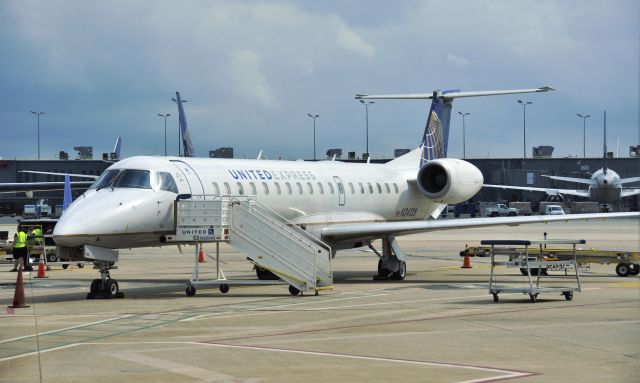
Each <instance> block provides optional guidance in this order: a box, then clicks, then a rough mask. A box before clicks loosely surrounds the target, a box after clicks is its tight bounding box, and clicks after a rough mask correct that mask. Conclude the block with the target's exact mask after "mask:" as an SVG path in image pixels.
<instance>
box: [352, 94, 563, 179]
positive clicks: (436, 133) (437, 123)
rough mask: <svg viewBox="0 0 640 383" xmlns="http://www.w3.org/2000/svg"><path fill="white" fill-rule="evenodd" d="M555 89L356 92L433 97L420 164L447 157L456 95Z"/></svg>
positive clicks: (363, 96)
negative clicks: (415, 92) (401, 92)
mask: <svg viewBox="0 0 640 383" xmlns="http://www.w3.org/2000/svg"><path fill="white" fill-rule="evenodd" d="M550 90H554V89H553V88H551V87H548V86H543V87H540V88H533V89H514V90H491V91H480V92H461V91H460V90H459V89H450V90H443V91H440V90H436V91H433V93H432V94H425V93H420V94H388V95H366V94H356V99H395V100H424V99H430V100H431V107H430V108H429V115H428V116H427V123H426V125H425V128H424V132H423V134H422V142H421V143H420V148H421V149H422V154H421V156H420V167H422V165H424V164H425V163H426V162H428V161H431V160H435V159H438V158H446V157H447V149H448V146H449V123H450V122H451V109H452V107H453V100H454V99H455V98H463V97H480V96H498V95H503V94H518V93H535V92H548V91H550Z"/></svg>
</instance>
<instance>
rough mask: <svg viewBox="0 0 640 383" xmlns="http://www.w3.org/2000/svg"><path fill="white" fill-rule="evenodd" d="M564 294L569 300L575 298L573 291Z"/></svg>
mask: <svg viewBox="0 0 640 383" xmlns="http://www.w3.org/2000/svg"><path fill="white" fill-rule="evenodd" d="M562 294H564V299H566V300H568V301H570V300H572V299H573V291H567V292H564V293H562Z"/></svg>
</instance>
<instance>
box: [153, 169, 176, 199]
mask: <svg viewBox="0 0 640 383" xmlns="http://www.w3.org/2000/svg"><path fill="white" fill-rule="evenodd" d="M157 183H158V189H159V190H165V191H168V192H172V193H176V194H177V193H178V186H176V182H175V181H174V180H173V177H171V174H169V173H165V172H158V182H157Z"/></svg>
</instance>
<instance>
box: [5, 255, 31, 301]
mask: <svg viewBox="0 0 640 383" xmlns="http://www.w3.org/2000/svg"><path fill="white" fill-rule="evenodd" d="M8 307H9V308H12V309H17V308H21V307H29V306H28V305H25V300H24V285H23V282H22V260H20V266H19V268H18V277H17V278H16V290H15V292H14V293H13V304H12V305H11V306H8Z"/></svg>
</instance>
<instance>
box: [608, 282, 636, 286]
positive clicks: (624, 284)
mask: <svg viewBox="0 0 640 383" xmlns="http://www.w3.org/2000/svg"><path fill="white" fill-rule="evenodd" d="M612 285H613V286H619V287H640V281H633V282H616V283H612Z"/></svg>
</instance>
